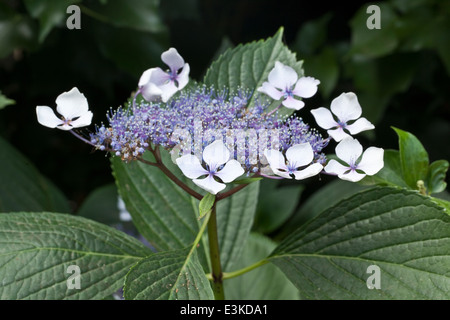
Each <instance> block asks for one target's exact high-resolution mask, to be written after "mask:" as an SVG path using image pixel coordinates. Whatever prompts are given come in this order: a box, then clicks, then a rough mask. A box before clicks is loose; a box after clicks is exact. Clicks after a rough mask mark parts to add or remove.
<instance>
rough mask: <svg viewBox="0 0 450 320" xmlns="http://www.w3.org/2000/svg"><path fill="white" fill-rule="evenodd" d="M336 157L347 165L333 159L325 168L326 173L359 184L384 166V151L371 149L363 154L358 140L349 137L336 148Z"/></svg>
mask: <svg viewBox="0 0 450 320" xmlns="http://www.w3.org/2000/svg"><path fill="white" fill-rule="evenodd" d="M336 155H337V157H338V158H339V159H341V160H342V161H343V162H345V165H343V164H341V163H339V162H338V161H336V160H334V159H331V160H330V161H329V162H328V164H327V165H326V166H325V172H327V173H331V174H336V175H338V177H339V178H340V179H342V180H348V181H352V182H357V181H360V180H361V179H363V178H364V177H365V176H366V175H369V176H372V175H374V174H376V173H377V172H378V171H380V170H381V169H382V168H383V166H384V161H383V156H384V150H383V149H381V148H376V147H370V148H367V150H366V151H364V153H363V148H362V146H361V144H360V143H359V141H358V140H356V139H354V138H352V137H347V138H345V139H343V140H342V141H341V142H339V144H338V145H337V146H336Z"/></svg>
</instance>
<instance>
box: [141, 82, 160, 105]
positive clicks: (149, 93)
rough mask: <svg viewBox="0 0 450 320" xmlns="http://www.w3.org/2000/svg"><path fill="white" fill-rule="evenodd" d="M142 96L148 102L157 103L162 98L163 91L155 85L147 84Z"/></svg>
mask: <svg viewBox="0 0 450 320" xmlns="http://www.w3.org/2000/svg"><path fill="white" fill-rule="evenodd" d="M141 94H142V96H143V97H144V99H145V100H147V101H148V102H151V101H156V100H159V99H160V98H161V95H162V94H163V91H162V90H161V89H160V88H159V87H158V86H157V85H156V84H154V83H151V82H149V83H147V84H146V85H145V86H143V87H142V88H141Z"/></svg>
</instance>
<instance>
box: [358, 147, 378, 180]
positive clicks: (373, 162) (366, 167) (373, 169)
mask: <svg viewBox="0 0 450 320" xmlns="http://www.w3.org/2000/svg"><path fill="white" fill-rule="evenodd" d="M383 157H384V150H383V149H381V148H376V147H370V148H367V150H366V151H364V153H363V155H362V157H361V161H360V162H359V163H358V165H357V169H359V170H362V171H364V172H365V173H366V174H367V175H369V176H372V175H374V174H376V173H377V172H378V171H380V170H381V169H382V168H383V166H384V160H383Z"/></svg>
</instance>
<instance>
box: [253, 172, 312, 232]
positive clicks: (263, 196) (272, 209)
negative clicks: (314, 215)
mask: <svg viewBox="0 0 450 320" xmlns="http://www.w3.org/2000/svg"><path fill="white" fill-rule="evenodd" d="M303 189H304V187H303V186H302V185H287V186H286V185H280V180H273V179H265V180H264V181H262V182H261V188H260V192H259V200H258V207H257V209H256V216H255V223H254V227H253V228H254V230H257V231H259V232H261V233H270V232H272V231H275V230H276V229H277V228H279V227H280V226H281V225H282V224H283V223H284V222H286V220H287V219H289V217H290V216H291V215H292V214H293V211H294V209H295V208H296V207H297V205H298V203H299V200H300V195H301V193H302V191H303Z"/></svg>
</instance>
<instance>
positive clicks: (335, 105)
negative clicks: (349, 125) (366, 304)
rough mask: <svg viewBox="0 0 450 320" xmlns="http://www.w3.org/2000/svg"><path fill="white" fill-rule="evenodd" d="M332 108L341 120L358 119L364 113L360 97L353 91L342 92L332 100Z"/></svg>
mask: <svg viewBox="0 0 450 320" xmlns="http://www.w3.org/2000/svg"><path fill="white" fill-rule="evenodd" d="M330 108H331V111H332V112H333V113H334V114H335V115H336V116H337V117H338V119H339V120H340V121H341V122H347V121H349V120H356V119H358V118H359V117H360V116H361V114H362V109H361V106H360V105H359V102H358V98H357V97H356V94H354V93H353V92H347V93H342V94H341V95H340V96H339V97H337V98H335V99H334V100H333V101H331V107H330Z"/></svg>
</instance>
